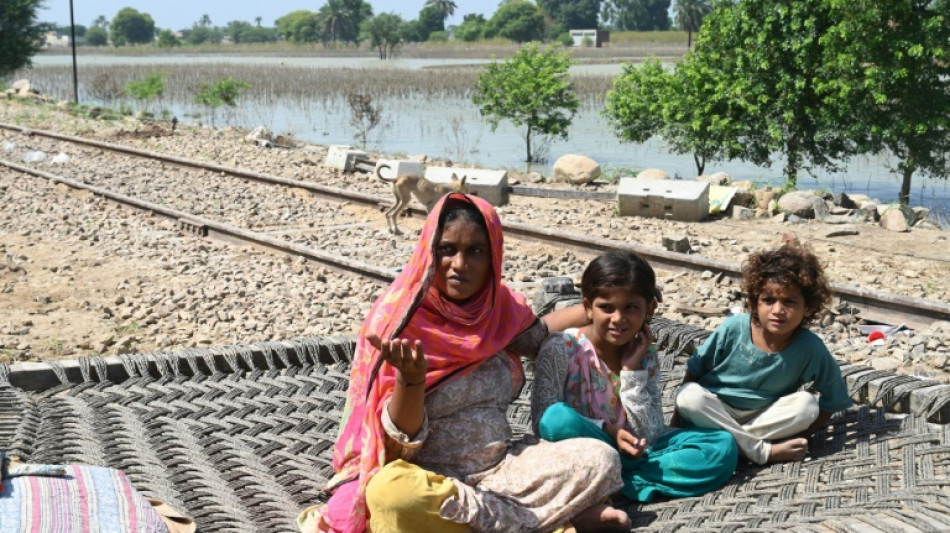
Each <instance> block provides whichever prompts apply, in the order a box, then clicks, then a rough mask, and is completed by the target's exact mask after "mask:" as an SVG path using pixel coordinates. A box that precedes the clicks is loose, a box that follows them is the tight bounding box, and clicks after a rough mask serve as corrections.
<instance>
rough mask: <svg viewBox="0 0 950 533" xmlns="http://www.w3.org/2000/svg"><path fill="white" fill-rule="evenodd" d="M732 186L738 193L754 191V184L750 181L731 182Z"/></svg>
mask: <svg viewBox="0 0 950 533" xmlns="http://www.w3.org/2000/svg"><path fill="white" fill-rule="evenodd" d="M732 186H733V187H735V188H737V189H739V190H740V191H749V192H752V191H754V190H755V183H752V182H751V181H748V180H743V181H734V182H732ZM766 188H769V187H766Z"/></svg>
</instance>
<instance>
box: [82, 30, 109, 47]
mask: <svg viewBox="0 0 950 533" xmlns="http://www.w3.org/2000/svg"><path fill="white" fill-rule="evenodd" d="M83 41H84V42H85V43H86V45H88V46H105V45H107V44H109V32H107V31H106V30H105V28H103V27H102V26H93V27H91V28H89V29H88V30H86V36H85V38H84V40H83Z"/></svg>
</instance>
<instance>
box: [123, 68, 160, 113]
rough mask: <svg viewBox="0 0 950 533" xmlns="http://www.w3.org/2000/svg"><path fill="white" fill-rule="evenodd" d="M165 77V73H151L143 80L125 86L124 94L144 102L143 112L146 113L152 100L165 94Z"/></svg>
mask: <svg viewBox="0 0 950 533" xmlns="http://www.w3.org/2000/svg"><path fill="white" fill-rule="evenodd" d="M166 77H168V73H166V72H153V73H151V74H149V75H147V76H145V78H143V79H140V80H133V81H130V82H129V83H128V84H126V86H125V93H126V94H128V95H129V96H131V97H132V98H135V99H136V100H141V101H142V102H144V110H145V111H148V110H149V105H150V104H151V102H152V100H153V99H155V98H161V96H162V95H163V94H165V78H166Z"/></svg>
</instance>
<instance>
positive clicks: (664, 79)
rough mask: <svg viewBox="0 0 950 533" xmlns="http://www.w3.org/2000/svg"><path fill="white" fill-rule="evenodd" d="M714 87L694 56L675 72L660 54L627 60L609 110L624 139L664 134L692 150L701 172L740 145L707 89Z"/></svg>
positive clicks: (682, 150) (675, 147)
mask: <svg viewBox="0 0 950 533" xmlns="http://www.w3.org/2000/svg"><path fill="white" fill-rule="evenodd" d="M711 90H715V88H714V85H713V84H711V83H709V82H708V80H704V79H703V78H702V76H701V71H698V70H696V69H694V68H693V64H691V63H689V62H684V63H682V64H680V65H677V67H676V70H675V71H672V72H669V71H667V70H665V69H664V68H663V65H662V64H661V63H660V62H659V60H656V59H653V60H648V61H645V62H644V63H643V65H641V66H640V67H637V66H635V65H630V64H626V65H624V66H623V73H622V74H621V75H620V76H618V77H617V78H616V79H614V83H613V88H612V89H611V90H610V91H608V93H607V102H606V104H607V105H606V109H605V111H604V114H605V115H606V116H607V119H608V122H609V123H610V125H611V126H612V127H613V128H614V132H615V133H616V134H617V137H619V138H620V139H621V140H624V141H629V142H634V143H642V142H645V141H647V140H648V139H650V138H651V137H654V136H657V137H660V138H662V139H663V141H664V142H665V143H666V144H667V145H668V146H669V148H670V151H672V152H674V153H677V154H692V155H693V161H694V162H695V163H696V173H697V174H702V173H703V171H704V170H705V165H706V162H707V161H709V160H714V159H728V158H729V157H730V155H731V154H733V153H735V152H736V151H737V150H738V149H739V147H738V145H737V143H736V141H735V140H734V139H732V138H730V136H729V135H730V130H729V128H728V126H729V122H728V121H727V120H724V119H723V114H722V112H721V110H719V109H717V108H716V107H714V105H715V102H716V101H715V99H714V98H711V97H710V95H708V94H706V92H705V91H711Z"/></svg>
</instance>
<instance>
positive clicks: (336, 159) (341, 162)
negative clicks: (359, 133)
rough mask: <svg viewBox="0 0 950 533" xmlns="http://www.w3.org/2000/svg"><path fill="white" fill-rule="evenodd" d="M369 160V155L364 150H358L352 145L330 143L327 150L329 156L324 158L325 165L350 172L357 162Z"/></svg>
mask: <svg viewBox="0 0 950 533" xmlns="http://www.w3.org/2000/svg"><path fill="white" fill-rule="evenodd" d="M368 160H369V155H368V154H367V153H366V152H364V151H362V150H357V149H355V148H353V147H352V146H347V145H342V144H334V145H330V148H329V149H328V150H327V158H326V159H325V160H324V162H323V165H324V166H327V167H330V168H336V169H339V170H342V171H344V172H350V171H352V170H353V169H354V167H355V165H356V163H357V162H359V161H368Z"/></svg>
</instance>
